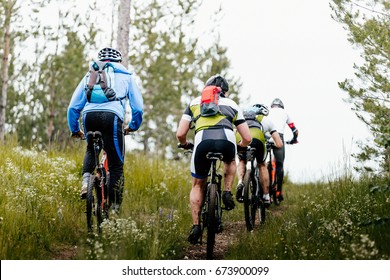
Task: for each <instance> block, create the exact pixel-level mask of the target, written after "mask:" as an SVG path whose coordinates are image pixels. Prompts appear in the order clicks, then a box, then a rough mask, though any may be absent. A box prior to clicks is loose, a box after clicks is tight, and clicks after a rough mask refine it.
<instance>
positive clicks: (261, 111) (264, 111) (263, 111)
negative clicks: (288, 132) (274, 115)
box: [253, 104, 269, 116]
mask: <svg viewBox="0 0 390 280" xmlns="http://www.w3.org/2000/svg"><path fill="white" fill-rule="evenodd" d="M253 107H255V108H257V111H256V114H257V115H263V116H268V114H269V110H268V107H267V106H265V105H263V104H255V105H253Z"/></svg>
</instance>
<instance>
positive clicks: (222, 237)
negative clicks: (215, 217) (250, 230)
mask: <svg viewBox="0 0 390 280" xmlns="http://www.w3.org/2000/svg"><path fill="white" fill-rule="evenodd" d="M223 225H224V229H223V231H222V232H221V233H220V234H217V235H216V238H215V247H214V259H216V260H222V259H224V256H225V254H226V252H227V251H228V248H229V246H230V245H231V244H233V243H235V242H236V241H237V232H239V231H243V230H246V227H245V222H244V221H239V222H225V223H224V224H223ZM184 259H186V260H206V259H207V258H206V243H205V240H203V244H196V245H190V246H189V247H188V248H187V250H186V252H185V255H184Z"/></svg>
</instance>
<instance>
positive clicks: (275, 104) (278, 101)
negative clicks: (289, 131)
mask: <svg viewBox="0 0 390 280" xmlns="http://www.w3.org/2000/svg"><path fill="white" fill-rule="evenodd" d="M274 106H279V107H281V108H283V109H284V104H283V102H282V100H280V99H279V98H275V99H274V100H273V101H272V103H271V107H274Z"/></svg>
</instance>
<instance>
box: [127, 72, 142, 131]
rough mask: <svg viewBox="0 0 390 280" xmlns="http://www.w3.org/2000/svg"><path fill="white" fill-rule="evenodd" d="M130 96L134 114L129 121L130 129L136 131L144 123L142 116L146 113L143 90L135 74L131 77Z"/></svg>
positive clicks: (132, 113)
mask: <svg viewBox="0 0 390 280" xmlns="http://www.w3.org/2000/svg"><path fill="white" fill-rule="evenodd" d="M128 97H129V103H130V108H131V115H132V117H131V122H130V123H129V129H130V130H131V131H136V130H138V129H139V127H140V126H141V123H142V116H143V114H144V110H143V107H144V101H143V98H142V94H141V91H140V90H139V88H138V86H137V84H136V82H135V80H134V78H133V76H131V77H130V85H129V95H128Z"/></svg>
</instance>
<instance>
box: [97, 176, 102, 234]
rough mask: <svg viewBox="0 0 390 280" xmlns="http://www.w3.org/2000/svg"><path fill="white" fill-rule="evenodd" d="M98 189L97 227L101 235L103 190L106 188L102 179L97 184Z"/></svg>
mask: <svg viewBox="0 0 390 280" xmlns="http://www.w3.org/2000/svg"><path fill="white" fill-rule="evenodd" d="M95 188H96V207H95V209H96V213H95V215H96V221H97V223H96V226H97V230H98V232H99V233H101V225H102V222H103V208H102V196H103V195H102V188H104V182H103V181H102V180H101V179H100V180H97V182H96V184H95Z"/></svg>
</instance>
